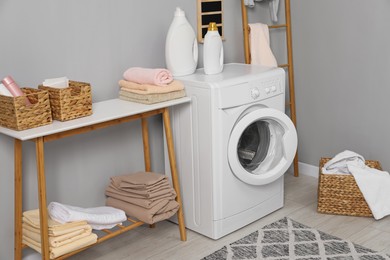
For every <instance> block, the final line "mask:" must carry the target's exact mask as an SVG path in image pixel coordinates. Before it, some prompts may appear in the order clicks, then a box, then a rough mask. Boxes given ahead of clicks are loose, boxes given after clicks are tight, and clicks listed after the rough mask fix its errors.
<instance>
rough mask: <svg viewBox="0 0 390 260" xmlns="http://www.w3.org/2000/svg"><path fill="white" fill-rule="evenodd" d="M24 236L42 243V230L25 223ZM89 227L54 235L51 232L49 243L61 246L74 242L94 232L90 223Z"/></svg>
mask: <svg viewBox="0 0 390 260" xmlns="http://www.w3.org/2000/svg"><path fill="white" fill-rule="evenodd" d="M22 226H23V236H26V237H28V238H30V239H32V240H34V241H35V242H37V243H38V244H40V243H41V230H40V229H37V228H34V227H31V226H30V225H28V224H26V223H23V224H22ZM86 226H87V228H82V229H78V230H75V231H71V232H69V233H66V234H63V235H59V236H53V235H51V234H49V245H50V246H51V247H60V246H63V245H66V244H69V243H71V242H74V241H76V240H78V239H80V238H83V237H86V236H89V235H90V234H91V233H92V228H91V226H90V225H86Z"/></svg>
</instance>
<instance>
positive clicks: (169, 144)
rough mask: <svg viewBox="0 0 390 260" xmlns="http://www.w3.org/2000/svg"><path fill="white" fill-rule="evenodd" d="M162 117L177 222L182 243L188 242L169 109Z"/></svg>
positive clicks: (165, 110) (166, 109)
mask: <svg viewBox="0 0 390 260" xmlns="http://www.w3.org/2000/svg"><path fill="white" fill-rule="evenodd" d="M162 115H163V121H164V128H165V136H166V139H167V148H168V156H169V164H170V167H171V174H172V184H173V188H174V189H175V191H176V194H177V197H176V201H177V202H178V203H179V210H178V211H177V220H178V222H179V230H180V238H181V240H182V241H186V240H187V235H186V227H185V224H184V214H183V204H182V200H181V195H180V184H179V179H178V174H177V170H176V158H175V151H174V146H173V138H172V129H171V121H170V118H169V108H165V109H164V112H163V114H162Z"/></svg>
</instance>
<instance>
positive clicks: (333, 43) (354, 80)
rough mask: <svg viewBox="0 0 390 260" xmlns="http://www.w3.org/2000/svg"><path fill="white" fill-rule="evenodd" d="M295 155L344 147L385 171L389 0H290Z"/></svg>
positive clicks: (389, 149) (312, 160)
mask: <svg viewBox="0 0 390 260" xmlns="http://www.w3.org/2000/svg"><path fill="white" fill-rule="evenodd" d="M291 12H292V25H293V27H292V28H293V48H294V65H295V86H296V102H297V118H298V119H297V121H298V136H299V160H300V161H301V162H304V163H308V164H311V165H318V161H319V158H320V157H324V156H328V157H332V156H333V155H335V154H336V153H338V152H341V151H343V150H345V149H349V150H352V151H355V152H357V153H359V154H361V155H363V156H364V157H365V158H366V159H375V160H379V161H381V163H382V166H383V168H384V169H386V170H390V162H389V157H390V138H389V133H390V119H389V111H390V110H389V97H390V77H389V75H390V48H389V46H390V33H389V32H390V16H389V12H390V1H388V0H375V1H364V0H343V1H338V0H327V1H323V0H292V10H291Z"/></svg>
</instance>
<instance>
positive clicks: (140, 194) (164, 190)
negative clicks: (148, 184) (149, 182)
mask: <svg viewBox="0 0 390 260" xmlns="http://www.w3.org/2000/svg"><path fill="white" fill-rule="evenodd" d="M108 187H110V188H113V189H115V190H117V191H123V192H126V196H128V197H132V198H138V199H150V200H158V199H162V198H167V197H169V196H172V195H174V196H176V192H175V190H174V189H172V188H171V187H170V186H167V187H161V189H158V190H156V191H142V190H131V189H120V188H117V187H115V186H113V185H112V184H110V185H109V186H108Z"/></svg>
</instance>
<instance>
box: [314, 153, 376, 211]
mask: <svg viewBox="0 0 390 260" xmlns="http://www.w3.org/2000/svg"><path fill="white" fill-rule="evenodd" d="M330 159H331V158H321V160H320V176H319V183H318V206H317V210H318V212H320V213H328V214H338V215H348V216H362V217H363V216H364V217H370V216H372V212H371V210H370V208H369V207H368V205H367V202H366V201H365V199H364V197H363V194H362V193H361V192H360V189H359V187H358V186H357V184H356V181H355V178H354V177H353V176H352V175H351V174H348V175H346V174H323V173H322V167H323V166H324V164H325V163H326V162H328V161H329V160H330ZM366 165H367V166H369V167H371V168H376V169H378V170H382V167H381V165H380V163H379V162H378V161H370V160H366Z"/></svg>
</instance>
